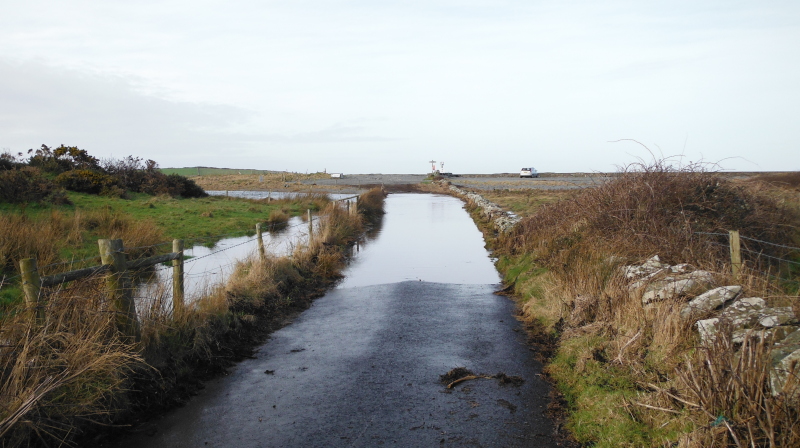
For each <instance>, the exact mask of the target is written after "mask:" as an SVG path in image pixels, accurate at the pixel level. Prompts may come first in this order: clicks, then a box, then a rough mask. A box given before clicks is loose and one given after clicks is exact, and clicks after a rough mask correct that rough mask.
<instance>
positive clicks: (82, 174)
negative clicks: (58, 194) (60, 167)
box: [55, 170, 117, 194]
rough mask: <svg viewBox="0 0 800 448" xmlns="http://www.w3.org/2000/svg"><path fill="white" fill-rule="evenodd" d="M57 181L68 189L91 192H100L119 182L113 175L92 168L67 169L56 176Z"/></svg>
mask: <svg viewBox="0 0 800 448" xmlns="http://www.w3.org/2000/svg"><path fill="white" fill-rule="evenodd" d="M55 181H56V183H57V184H58V185H60V186H62V187H64V188H65V189H67V190H70V191H77V192H80V193H89V194H100V193H101V192H102V191H104V190H108V189H110V188H112V187H114V186H116V184H117V180H116V179H115V178H113V177H112V176H109V175H108V174H103V173H100V172H97V171H91V170H71V171H65V172H63V173H61V174H59V175H58V176H56V179H55Z"/></svg>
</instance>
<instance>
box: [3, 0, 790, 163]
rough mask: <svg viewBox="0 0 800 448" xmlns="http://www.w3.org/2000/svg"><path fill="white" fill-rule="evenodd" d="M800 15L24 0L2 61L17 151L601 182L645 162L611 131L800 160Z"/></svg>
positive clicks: (609, 7)
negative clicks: (440, 163)
mask: <svg viewBox="0 0 800 448" xmlns="http://www.w3.org/2000/svg"><path fill="white" fill-rule="evenodd" d="M799 18H800V6H798V5H796V4H795V3H794V2H767V3H765V2H747V1H746V2H738V3H735V4H731V3H730V2H717V1H712V2H702V3H697V2H681V1H673V2H647V3H642V2H633V1H611V2H600V3H598V2H585V1H573V2H566V3H565V2H559V3H545V2H526V1H513V0H505V1H492V2H489V1H483V0H472V1H467V2H463V1H461V2H456V1H454V0H452V1H451V0H435V1H426V2H422V1H413V2H365V1H344V0H340V1H326V2H321V1H316V0H298V1H293V2H274V1H272V2H254V1H239V2H217V1H194V2H184V1H181V0H173V1H169V2H150V3H144V4H143V3H140V2H136V3H130V2H95V1H88V0H86V1H83V2H70V4H69V5H66V4H61V3H52V2H35V1H32V2H25V3H15V4H12V5H8V8H4V14H3V15H2V16H1V17H0V29H2V30H3V32H2V33H0V61H3V60H5V61H27V62H24V63H22V64H20V63H9V62H4V63H3V64H2V65H0V71H2V72H0V80H2V81H3V82H2V84H4V85H7V86H0V105H2V106H3V111H2V112H0V114H2V117H3V119H2V120H0V146H5V147H8V146H15V147H16V146H19V145H23V146H25V145H27V146H38V144H40V143H43V142H46V143H48V144H49V143H55V142H53V140H58V143H61V141H60V140H61V139H64V140H65V141H64V142H63V143H70V144H77V145H79V146H81V147H86V149H89V150H90V152H92V149H93V147H96V148H98V150H101V149H100V148H103V149H102V150H103V151H105V150H106V148H110V147H112V146H113V147H115V148H119V149H121V150H124V151H123V152H126V153H133V154H136V155H140V156H147V157H149V155H147V154H145V153H144V151H152V152H153V153H154V154H156V155H157V156H158V157H155V158H156V160H159V161H160V162H161V163H162V165H197V164H203V165H231V166H232V165H236V166H243V167H244V166H253V164H257V166H258V167H260V168H268V169H269V168H276V169H285V168H288V169H293V170H299V171H304V170H306V169H312V170H313V169H321V168H323V167H325V166H327V167H328V168H330V167H331V166H333V164H345V165H346V166H340V167H339V168H337V170H339V171H345V172H378V171H383V172H421V171H424V170H425V169H426V167H427V163H426V162H427V160H430V159H431V158H434V159H437V160H445V162H446V163H448V162H449V163H450V165H449V166H452V167H453V168H452V169H453V170H454V171H473V172H498V171H509V170H513V169H516V168H517V166H518V165H519V166H522V165H528V164H533V165H534V166H539V167H541V168H540V169H542V170H544V171H591V170H608V169H613V166H614V165H617V164H624V163H626V162H628V161H630V160H631V156H630V155H628V154H627V153H628V152H632V153H634V154H636V155H641V150H640V149H638V147H636V146H635V145H633V146H629V147H626V146H625V145H622V144H609V143H607V142H608V141H609V140H615V139H619V138H636V139H638V140H641V141H642V142H645V143H647V144H648V145H650V146H655V145H659V146H660V147H661V148H663V151H664V153H665V154H666V155H670V154H676V153H680V152H682V151H684V141H685V140H686V137H687V135H688V143H687V144H686V150H685V151H686V153H687V156H689V157H691V158H692V159H694V160H696V159H698V158H699V157H701V156H704V157H705V158H706V159H707V160H711V161H717V160H722V159H725V158H727V157H742V159H732V160H731V161H729V162H726V163H727V165H726V166H727V167H729V168H736V169H747V170H750V169H765V170H769V169H787V168H789V169H800V160H798V159H800V158H798V157H797V155H796V154H797V153H798V151H797V147H798V145H799V144H800V130H798V129H797V127H796V125H795V123H796V121H797V118H798V117H797V112H796V106H795V105H796V104H797V103H798V102H799V101H800V86H798V84H797V82H796V79H798V77H800V52H798V51H797V48H796V47H797V45H796V42H798V41H800V26H798V24H799V23H800V22H799V21H798V19H799ZM37 58H38V59H37ZM31 60H38V61H40V62H30V61H31ZM7 77H8V81H9V82H6V78H7ZM37 105H38V107H37ZM12 106H13V107H12ZM12 108H14V109H19V113H18V114H15V115H14V117H13V118H6V116H7V115H8V114H7V112H8V110H9V109H12ZM78 111H79V112H80V114H75V113H74V112H78ZM78 117H80V118H78ZM68 139H69V140H71V142H67V141H66V140H68ZM28 141H31V143H24V142H28ZM126 142H130V144H127V143H126ZM89 145H91V146H92V148H90V147H89ZM114 153H115V154H118V153H119V152H118V151H117V150H116V149H115V150H114ZM120 154H121V153H120ZM746 160H752V161H753V163H750V162H747V161H746ZM273 164H274V165H276V166H273ZM323 164H324V165H323ZM320 165H323V166H320ZM457 167H458V168H457ZM509 167H511V168H509Z"/></svg>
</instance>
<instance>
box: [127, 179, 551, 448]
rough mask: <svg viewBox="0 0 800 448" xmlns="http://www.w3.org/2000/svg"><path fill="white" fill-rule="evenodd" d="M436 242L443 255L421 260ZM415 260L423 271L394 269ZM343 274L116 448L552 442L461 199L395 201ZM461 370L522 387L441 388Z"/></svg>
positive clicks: (537, 368)
mask: <svg viewBox="0 0 800 448" xmlns="http://www.w3.org/2000/svg"><path fill="white" fill-rule="evenodd" d="M462 232H467V233H463V234H462ZM425 235H429V236H428V237H426V236H425ZM447 235H451V236H452V237H451V238H447ZM453 235H456V236H453ZM431 241H436V242H437V248H438V250H439V251H440V252H434V251H428V252H427V253H426V252H425V248H429V246H430V245H431ZM417 245H419V246H417ZM459 251H460V252H459ZM421 254H422V256H421ZM446 254H454V256H453V257H452V258H448V256H447V255H446ZM410 257H416V259H417V261H418V262H417V264H416V265H417V266H412V265H411V264H410V263H408V265H406V264H405V262H400V263H395V264H392V263H393V262H394V261H396V260H398V259H406V260H409V259H410ZM426 263H427V265H428V267H425V268H424V269H418V268H419V266H420V265H421V266H425V265H426ZM404 266H407V267H404ZM415 269H416V270H415ZM350 271H351V272H349V276H348V278H347V279H346V280H345V282H343V283H342V285H340V287H338V288H336V289H334V290H331V291H329V292H328V293H327V294H326V295H325V296H324V297H322V298H320V299H317V300H316V301H315V302H314V305H313V306H312V307H311V308H310V309H308V310H306V311H305V312H303V313H302V314H301V315H300V316H298V317H297V318H296V319H295V321H294V322H293V323H292V324H290V325H288V326H286V327H284V328H283V329H281V330H278V331H277V332H275V333H273V335H272V337H271V339H270V340H269V341H267V343H265V344H264V345H263V346H262V347H261V349H260V351H259V352H258V353H257V356H256V359H250V360H245V361H243V362H241V363H240V364H238V365H237V366H236V367H235V368H234V369H232V371H231V372H230V374H229V375H228V376H227V377H224V378H220V379H217V380H215V381H212V382H210V383H209V384H208V385H207V387H206V389H205V390H203V391H202V392H201V394H200V395H199V396H198V397H196V398H195V399H193V400H192V401H191V402H190V403H189V404H188V405H187V406H186V407H184V408H181V409H178V410H176V411H174V412H172V413H170V414H168V415H167V416H165V418H163V419H159V420H157V421H155V422H153V423H152V424H149V425H147V426H145V427H143V428H140V429H139V432H138V433H135V434H131V435H130V436H129V437H128V438H127V440H125V441H124V442H123V443H121V444H120V445H119V446H122V447H152V448H160V447H376V446H400V447H464V446H474V447H554V446H559V442H557V441H556V439H555V437H554V435H553V433H554V428H553V424H552V423H551V421H550V420H549V419H548V418H547V417H546V416H545V415H544V412H545V410H546V408H547V405H548V403H549V397H548V394H549V391H550V388H549V385H548V384H547V383H546V382H545V381H544V380H543V379H542V378H541V377H540V375H539V374H540V372H541V365H539V363H537V362H536V361H535V360H534V359H533V356H532V353H531V351H530V349H529V346H528V345H527V344H526V336H525V332H524V331H523V330H522V326H521V324H520V322H518V321H517V320H516V319H515V318H514V314H515V308H514V307H515V305H514V304H513V302H512V301H510V300H509V299H508V298H506V297H504V296H499V295H495V294H493V292H494V291H495V290H497V289H498V288H499V287H500V286H499V284H498V283H497V281H498V280H499V277H498V276H497V273H496V271H494V266H493V265H492V264H491V261H490V260H489V258H488V254H487V252H486V251H485V249H484V248H483V240H482V238H481V235H480V232H479V231H478V230H477V229H476V228H475V226H474V224H473V223H472V221H471V220H470V218H469V216H468V215H467V214H466V212H465V211H464V210H463V209H462V208H461V202H460V201H459V200H457V199H455V198H452V197H447V196H435V195H419V194H416V195H415V194H403V195H390V196H389V198H388V199H387V215H386V218H385V220H384V224H383V227H382V229H381V230H380V235H379V236H378V238H377V239H376V240H374V241H373V242H371V243H368V244H367V246H366V247H362V248H361V255H359V256H358V257H357V262H356V263H354V264H353V266H352V268H351V269H350ZM352 271H355V272H352ZM376 272H383V273H384V274H385V275H386V277H383V276H382V275H381V274H377V273H376ZM404 272H405V273H404ZM437 272H440V274H437ZM360 273H361V274H360ZM426 275H435V276H436V278H446V279H447V280H446V281H448V282H450V283H443V282H434V281H430V277H426ZM359 277H360V278H362V279H364V280H366V282H360V281H359ZM415 277H419V279H415ZM371 280H374V281H376V282H378V283H379V284H372V283H370V281H371ZM348 281H349V282H348ZM456 367H466V368H468V369H469V370H471V371H472V372H474V373H475V374H486V375H496V374H498V373H504V374H506V375H509V376H518V377H521V378H522V379H523V380H524V382H522V383H521V384H518V385H514V384H506V385H503V384H501V382H500V381H499V380H498V379H493V378H489V379H485V378H477V379H472V380H468V381H464V382H462V383H460V384H457V385H455V386H454V387H453V388H452V389H447V387H446V385H445V384H443V383H442V382H441V380H440V375H443V374H446V373H447V372H448V371H450V370H451V369H453V368H456Z"/></svg>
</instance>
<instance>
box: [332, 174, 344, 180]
mask: <svg viewBox="0 0 800 448" xmlns="http://www.w3.org/2000/svg"><path fill="white" fill-rule="evenodd" d="M331 179H344V173H331Z"/></svg>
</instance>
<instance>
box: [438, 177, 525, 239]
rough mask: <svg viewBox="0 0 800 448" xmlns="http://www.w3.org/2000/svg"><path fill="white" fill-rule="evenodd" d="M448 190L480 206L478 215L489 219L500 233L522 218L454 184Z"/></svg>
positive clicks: (508, 229) (505, 231)
mask: <svg viewBox="0 0 800 448" xmlns="http://www.w3.org/2000/svg"><path fill="white" fill-rule="evenodd" d="M449 188H450V191H452V192H454V193H456V194H457V195H459V196H461V197H463V198H464V199H465V200H466V201H468V202H471V203H473V204H474V205H476V206H477V207H479V208H480V215H481V217H482V218H483V219H486V220H487V221H490V222H491V223H492V225H493V226H494V228H495V230H497V231H498V232H500V233H507V232H509V231H511V229H513V228H514V226H516V225H517V223H518V222H520V220H522V218H520V217H519V216H517V215H514V214H512V213H509V212H506V211H505V210H503V209H502V208H500V206H498V205H497V204H495V203H493V202H491V201H488V200H487V199H486V198H484V197H483V196H481V195H479V194H476V193H470V192H468V191H466V190H462V189H460V188H458V187H456V186H455V185H450V186H449Z"/></svg>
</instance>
